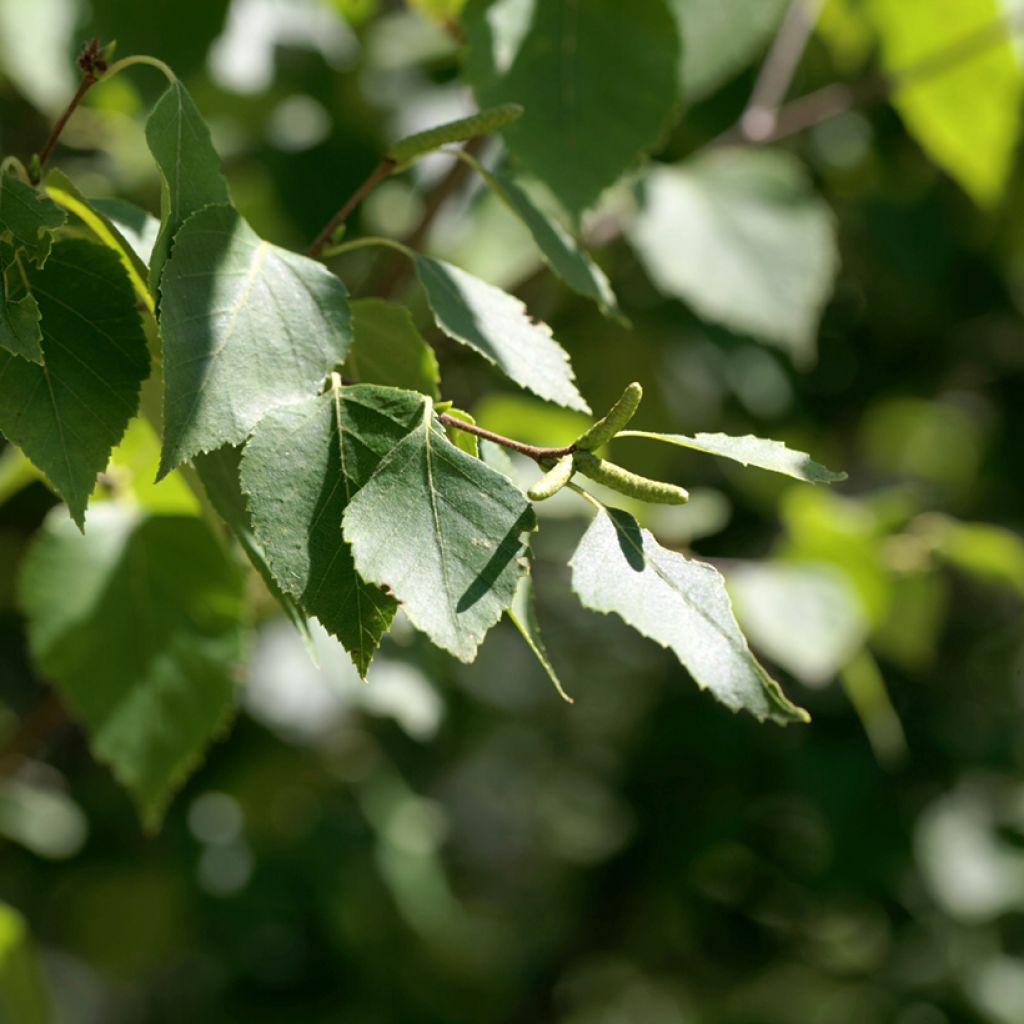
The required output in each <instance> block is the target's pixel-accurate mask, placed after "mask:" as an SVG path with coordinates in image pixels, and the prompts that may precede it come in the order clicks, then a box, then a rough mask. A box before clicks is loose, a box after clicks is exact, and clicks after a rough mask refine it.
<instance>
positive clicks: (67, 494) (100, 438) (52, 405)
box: [0, 239, 149, 526]
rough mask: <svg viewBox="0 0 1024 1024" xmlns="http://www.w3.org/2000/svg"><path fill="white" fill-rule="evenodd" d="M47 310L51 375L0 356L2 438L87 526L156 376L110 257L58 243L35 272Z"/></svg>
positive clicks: (93, 248) (33, 280) (122, 277)
mask: <svg viewBox="0 0 1024 1024" xmlns="http://www.w3.org/2000/svg"><path fill="white" fill-rule="evenodd" d="M29 281H30V284H31V287H32V292H33V294H34V295H35V297H36V301H37V302H38V303H39V308H40V310H41V311H42V330H43V356H44V362H43V365H42V366H37V365H36V364H34V363H28V362H25V361H24V360H23V359H18V358H16V357H15V356H11V355H8V354H6V353H4V352H0V433H2V434H3V435H4V436H5V437H6V438H7V439H8V440H9V441H13V442H14V443H15V444H17V445H18V446H19V447H20V448H21V449H22V451H24V453H25V454H26V455H27V456H28V457H29V458H30V459H31V460H32V462H33V463H35V465H36V466H37V467H38V468H39V469H40V470H41V471H42V472H43V473H44V474H45V475H46V478H47V479H48V480H49V482H50V484H51V486H52V487H53V489H54V490H55V491H56V492H57V493H58V494H59V495H60V496H61V497H62V498H63V499H64V500H65V501H66V502H67V504H68V508H69V509H70V510H71V515H72V517H73V518H74V520H75V522H76V523H78V525H79V526H82V525H83V524H84V521H85V506H86V503H87V501H88V498H89V493H90V492H91V491H92V488H93V484H94V483H95V481H96V474H97V473H99V472H101V471H102V470H103V468H104V467H105V466H106V464H107V460H108V459H109V457H110V452H111V449H112V448H113V447H114V446H115V445H116V444H117V443H118V441H120V439H121V436H122V435H123V434H124V431H125V428H126V427H127V426H128V421H129V420H130V419H131V418H132V416H134V415H135V411H136V409H137V408H138V404H139V389H140V386H141V384H142V382H143V381H144V380H145V379H146V377H147V376H148V375H149V353H148V352H147V349H146V336H145V334H144V333H143V330H142V323H141V321H140V320H139V314H138V312H137V310H136V308H135V295H134V293H133V292H132V287H131V284H129V282H128V278H127V276H126V274H125V272H124V268H123V267H122V266H121V265H120V263H119V262H118V258H117V255H116V254H115V253H114V252H112V251H111V250H110V249H107V248H105V247H104V246H101V245H96V244H94V243H92V242H88V241H85V240H82V239H68V240H64V241H60V242H58V243H57V244H56V245H55V246H54V248H53V254H52V255H51V257H50V259H49V260H47V263H46V266H45V267H44V268H43V269H42V270H30V271H29Z"/></svg>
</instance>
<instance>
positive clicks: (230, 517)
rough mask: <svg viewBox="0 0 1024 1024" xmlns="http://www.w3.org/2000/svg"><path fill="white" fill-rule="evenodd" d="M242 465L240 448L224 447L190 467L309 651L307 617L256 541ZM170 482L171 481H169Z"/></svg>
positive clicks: (197, 460) (195, 461) (309, 640)
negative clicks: (279, 584) (245, 492)
mask: <svg viewBox="0 0 1024 1024" xmlns="http://www.w3.org/2000/svg"><path fill="white" fill-rule="evenodd" d="M241 461H242V449H241V447H238V446H232V445H225V446H224V447H223V448H218V449H217V450H216V451H213V452H207V453H206V454H204V455H197V456H196V457H195V459H194V460H193V465H194V467H195V471H196V473H197V474H198V476H199V479H200V481H201V482H202V485H203V489H204V490H205V491H206V496H207V498H208V499H209V501H210V504H211V505H212V506H213V507H214V509H215V510H216V512H217V515H219V516H220V517H221V519H223V520H224V522H225V523H227V525H228V528H229V529H230V530H231V532H232V534H233V535H234V537H235V540H237V541H238V545H239V547H240V548H241V549H242V550H243V551H244V552H245V557H246V558H248V559H249V562H250V564H251V565H252V567H253V568H254V569H255V570H256V571H257V572H258V573H259V574H260V578H261V579H262V580H263V582H264V583H265V584H266V586H267V589H268V590H269V591H270V593H271V595H272V596H273V597H274V599H275V600H276V601H277V602H278V604H280V606H281V609H282V610H283V611H284V613H285V615H286V616H287V617H288V619H289V621H290V622H291V623H292V625H293V626H295V628H296V629H297V630H298V631H299V635H300V636H301V637H302V638H303V640H304V641H305V642H306V644H307V646H308V647H309V648H310V649H312V643H313V641H312V637H311V636H310V632H309V623H308V622H307V621H306V613H305V612H304V611H303V610H302V608H301V607H300V606H299V605H298V603H297V602H296V601H295V599H294V598H293V597H292V596H291V595H290V594H286V593H285V592H284V591H283V590H282V589H281V588H280V587H279V586H278V584H277V580H276V579H274V574H273V572H271V569H270V566H269V564H268V563H267V555H266V552H265V551H264V550H263V547H262V545H261V544H260V542H259V541H258V540H257V539H256V534H255V532H254V531H253V525H252V516H251V515H250V513H249V509H248V506H247V505H246V501H245V495H244V494H243V493H242V484H241V482H240V480H239V478H238V472H239V466H240V464H241ZM171 479H174V478H173V477H171Z"/></svg>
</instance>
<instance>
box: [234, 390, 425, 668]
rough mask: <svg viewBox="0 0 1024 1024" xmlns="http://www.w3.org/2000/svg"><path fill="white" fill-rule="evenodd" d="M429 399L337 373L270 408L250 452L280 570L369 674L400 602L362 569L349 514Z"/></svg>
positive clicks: (252, 489) (259, 520)
mask: <svg viewBox="0 0 1024 1024" xmlns="http://www.w3.org/2000/svg"><path fill="white" fill-rule="evenodd" d="M423 402H424V399H423V397H422V396H421V395H419V394H416V393H415V392H412V391H399V390H397V389H395V388H380V387H374V386H372V385H366V384H356V385H353V386H351V387H344V388H343V387H341V385H340V382H338V381H337V378H335V380H334V381H333V382H332V386H331V387H330V388H329V389H328V391H327V392H326V393H325V394H323V395H319V396H318V397H316V398H308V399H306V400H305V401H302V402H297V403H296V404H294V405H286V406H282V407H280V408H278V409H272V410H271V411H270V412H268V413H267V415H266V416H264V417H263V419H262V420H261V421H260V423H259V425H258V426H257V428H256V430H255V431H254V433H253V436H252V439H251V440H250V441H249V443H248V445H246V448H245V452H244V454H243V456H242V464H241V481H242V489H243V491H244V492H245V493H246V495H248V498H249V509H250V511H251V513H252V520H253V524H254V528H255V532H256V537H257V539H258V540H259V542H260V544H261V545H262V547H263V550H264V551H266V553H267V560H268V562H269V564H270V567H271V569H272V571H273V573H274V578H275V579H276V580H277V581H278V583H279V584H280V586H281V588H282V589H283V590H284V591H285V592H286V593H288V594H290V595H291V596H292V597H294V598H295V599H296V600H298V601H299V602H300V603H301V604H302V606H303V607H304V608H305V609H306V610H307V611H308V612H309V613H310V614H312V615H315V616H316V617H317V618H318V619H319V620H320V622H321V623H322V624H323V626H324V628H325V629H326V630H327V631H328V632H329V633H332V634H333V635H334V636H336V637H337V638H338V640H339V641H340V642H341V644H342V646H343V647H344V648H345V650H347V651H348V652H349V654H351V655H352V660H353V662H355V665H356V668H357V669H358V670H359V673H360V675H363V676H365V675H366V670H367V668H368V667H369V664H370V660H371V659H372V658H373V654H374V651H376V649H377V647H378V645H379V644H380V638H381V637H382V636H383V635H384V633H385V632H387V629H388V627H389V626H390V624H391V619H392V617H393V616H394V614H395V607H396V605H395V601H394V599H393V598H391V597H389V596H388V595H387V594H386V593H385V592H384V591H383V590H381V588H380V587H378V586H374V585H372V584H369V583H365V582H364V581H363V580H362V579H361V578H360V577H359V575H358V574H357V573H356V570H355V566H354V565H353V563H352V552H351V550H350V548H349V546H348V544H347V543H346V542H345V538H344V537H343V536H342V532H341V519H342V514H343V513H344V511H345V508H346V507H347V506H348V504H349V502H350V501H351V500H352V497H353V495H355V494H356V492H357V491H358V490H359V488H360V487H362V486H363V485H364V484H366V482H367V480H369V479H370V477H371V475H372V473H373V471H374V470H375V469H376V468H377V465H378V463H379V462H380V461H381V459H382V458H384V457H385V456H386V455H387V454H388V452H390V451H391V449H392V448H394V446H395V445H396V444H397V443H398V442H399V441H400V440H401V439H402V438H403V437H405V435H406V434H408V433H409V431H410V430H411V429H412V428H413V427H414V426H415V425H416V424H417V423H419V422H420V421H421V420H422V418H423ZM391 518H392V516H391V514H390V513H389V515H388V516H387V517H385V518H384V519H382V521H381V523H380V524H379V525H380V528H382V529H384V528H387V526H388V525H389V523H390V519H391ZM402 544H404V540H403V542H402V543H401V544H394V546H395V547H401V546H402Z"/></svg>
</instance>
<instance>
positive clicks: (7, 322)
mask: <svg viewBox="0 0 1024 1024" xmlns="http://www.w3.org/2000/svg"><path fill="white" fill-rule="evenodd" d="M40 319H41V317H40V313H39V304H38V303H37V302H36V300H35V298H34V297H33V295H32V292H31V291H30V290H29V287H28V275H27V274H26V273H25V272H24V268H23V266H22V265H21V264H20V263H19V262H18V257H17V256H16V254H15V251H14V247H13V246H11V245H10V244H9V243H7V242H0V349H6V350H7V351H8V352H10V353H11V354H12V355H16V356H20V357H21V358H22V359H27V360H29V361H30V362H33V363H41V362H42V361H43V331H42V328H41V327H40V326H39V321H40Z"/></svg>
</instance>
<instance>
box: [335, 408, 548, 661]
mask: <svg viewBox="0 0 1024 1024" xmlns="http://www.w3.org/2000/svg"><path fill="white" fill-rule="evenodd" d="M343 523H344V532H345V539H346V540H347V541H348V542H349V544H351V545H352V554H353V557H354V559H355V565H356V570H357V571H358V573H359V574H360V576H362V577H363V579H365V580H367V581H369V582H373V583H379V584H382V585H385V586H387V587H389V588H390V589H391V591H392V593H393V594H394V595H395V597H396V598H398V600H399V601H400V602H401V604H402V608H403V610H404V611H405V613H406V615H407V616H408V617H409V619H410V621H411V622H412V623H413V625H414V626H416V627H417V628H418V629H420V630H422V631H423V632H424V633H426V634H427V636H428V637H430V639H431V640H432V641H433V642H434V643H435V644H436V645H437V646H438V647H443V648H444V649H445V650H446V651H450V652H451V653H452V654H454V655H455V656H456V657H457V658H460V659H461V660H462V661H472V660H473V658H474V657H475V656H476V650H477V647H478V646H479V645H480V642H481V641H482V640H483V638H484V636H485V634H486V633H487V631H488V630H489V629H490V628H491V626H493V625H494V624H495V623H496V622H497V621H498V619H500V618H501V615H502V613H503V612H504V611H505V610H506V609H507V608H508V607H509V605H510V604H511V603H512V598H513V596H514V595H515V591H516V585H517V583H518V581H519V578H520V576H522V574H523V572H524V571H525V569H524V562H525V559H524V558H523V555H524V552H525V548H524V545H523V534H524V533H525V532H526V531H529V530H533V529H535V527H536V519H535V518H534V514H533V510H532V509H531V508H530V504H529V502H527V500H526V498H525V497H524V496H523V494H522V492H521V491H519V490H518V488H516V487H514V486H513V485H512V483H511V482H510V481H509V480H508V478H507V477H505V476H502V475H501V474H500V473H496V472H495V471H494V470H493V469H491V468H490V467H489V466H487V465H485V464H484V463H483V462H481V461H480V460H479V459H474V458H473V457H472V456H470V455H467V454H466V453H465V452H463V451H460V450H459V449H458V448H456V447H455V446H454V445H453V444H452V443H451V442H450V441H449V440H448V439H447V437H445V435H444V432H443V430H442V429H441V428H440V426H439V425H437V424H436V423H435V422H434V421H433V417H432V406H431V403H430V401H429V400H428V401H426V403H425V404H424V408H423V415H422V416H421V418H420V422H419V424H418V425H417V426H416V427H415V428H414V429H413V430H412V431H411V432H410V433H409V434H407V435H406V437H405V438H404V440H402V441H401V442H400V443H399V444H398V445H396V446H395V447H394V448H393V449H392V450H391V451H390V453H389V454H388V455H387V456H386V457H385V458H384V459H383V461H382V462H381V463H380V465H379V466H378V467H377V470H376V472H375V473H374V474H373V476H372V477H371V478H370V480H369V482H368V483H366V484H365V485H364V486H363V488H362V490H360V491H359V493H358V494H357V495H356V496H355V497H354V498H353V499H352V502H351V503H350V504H349V506H348V509H347V510H346V511H345V516H344V520H343Z"/></svg>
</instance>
